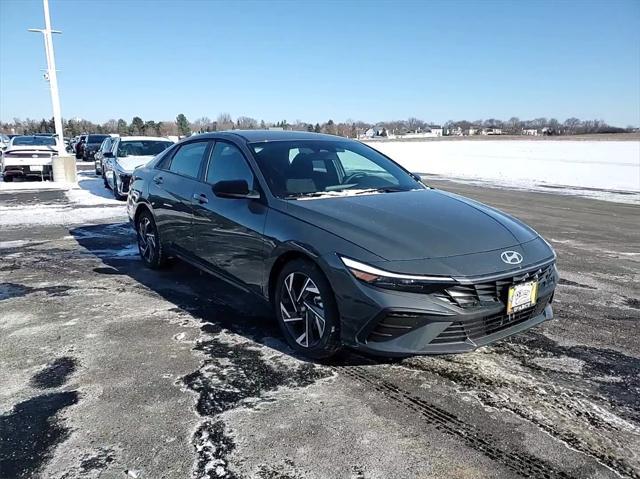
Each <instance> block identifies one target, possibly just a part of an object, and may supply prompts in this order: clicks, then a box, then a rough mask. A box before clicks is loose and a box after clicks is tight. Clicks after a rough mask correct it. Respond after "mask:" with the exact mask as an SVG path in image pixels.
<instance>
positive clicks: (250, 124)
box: [218, 116, 258, 130]
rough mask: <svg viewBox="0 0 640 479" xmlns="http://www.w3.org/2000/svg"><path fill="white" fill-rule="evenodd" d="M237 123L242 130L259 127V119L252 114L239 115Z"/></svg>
mask: <svg viewBox="0 0 640 479" xmlns="http://www.w3.org/2000/svg"><path fill="white" fill-rule="evenodd" d="M218 120H219V119H218ZM236 124H237V126H238V128H239V129H241V130H255V129H256V128H258V120H256V119H255V118H251V117H250V116H239V117H238V120H237V122H236Z"/></svg>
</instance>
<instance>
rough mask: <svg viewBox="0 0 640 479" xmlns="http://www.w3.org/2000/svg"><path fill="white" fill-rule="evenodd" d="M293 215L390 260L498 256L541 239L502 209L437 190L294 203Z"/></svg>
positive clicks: (290, 204)
mask: <svg viewBox="0 0 640 479" xmlns="http://www.w3.org/2000/svg"><path fill="white" fill-rule="evenodd" d="M287 212H288V213H289V214H290V215H292V216H294V217H297V218H299V219H301V220H303V221H305V222H307V223H310V224H312V225H315V226H318V227H320V228H322V229H324V230H326V231H329V232H331V233H333V234H335V235H337V236H340V237H341V238H343V239H346V240H347V241H350V242H352V243H354V244H356V245H358V246H360V247H362V248H365V249H366V250H368V251H370V252H371V253H374V254H375V255H377V256H379V257H381V258H383V259H385V260H388V261H400V260H410V259H428V258H444V257H449V256H460V255H468V254H473V253H481V252H486V251H494V250H496V249H500V248H508V247H512V246H515V245H519V244H521V243H524V242H527V241H531V240H532V239H534V238H536V237H537V236H538V235H537V233H536V232H535V231H533V230H532V229H531V228H529V227H527V226H525V225H524V224H522V223H521V222H520V221H518V220H516V219H514V218H512V217H510V216H508V215H506V214H504V213H502V212H500V211H498V210H495V209H493V208H490V207H488V206H485V205H483V204H481V203H478V202H475V201H473V200H469V199H467V198H464V197H461V196H457V195H453V194H450V193H446V192H443V191H439V190H434V189H428V190H415V191H407V192H398V193H381V194H372V195H358V196H346V197H337V198H318V199H308V200H291V201H287Z"/></svg>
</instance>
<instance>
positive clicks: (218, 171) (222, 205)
mask: <svg viewBox="0 0 640 479" xmlns="http://www.w3.org/2000/svg"><path fill="white" fill-rule="evenodd" d="M209 156H210V158H209V161H208V164H207V166H206V168H205V173H204V175H203V176H204V181H203V182H201V183H200V184H199V188H198V189H196V191H195V192H194V195H193V197H194V200H193V237H194V242H195V251H196V254H197V255H198V256H199V257H200V259H201V260H202V261H204V262H206V263H207V264H208V265H210V266H212V267H213V268H214V269H215V270H216V271H218V272H220V273H222V274H223V275H225V276H228V277H230V278H231V279H233V280H235V281H237V282H240V283H243V284H244V285H245V286H247V287H248V288H249V289H252V290H255V291H256V292H261V291H260V289H261V287H262V280H263V274H264V259H265V246H264V241H263V233H264V225H265V221H266V218H267V211H268V208H267V205H266V204H265V203H264V202H263V200H262V199H246V198H220V197H217V196H216V195H215V194H214V193H213V191H212V187H213V185H215V184H216V183H217V182H219V181H231V180H246V181H247V184H248V185H249V189H250V190H251V189H254V188H256V187H257V180H256V179H255V176H254V174H253V171H252V170H251V167H250V166H249V164H248V163H247V160H246V159H245V157H244V155H243V154H242V152H241V151H240V149H239V148H238V147H237V146H236V145H234V144H233V143H230V142H226V141H220V140H216V143H215V145H214V147H213V150H212V151H211V154H210V155H209ZM256 189H257V188H256Z"/></svg>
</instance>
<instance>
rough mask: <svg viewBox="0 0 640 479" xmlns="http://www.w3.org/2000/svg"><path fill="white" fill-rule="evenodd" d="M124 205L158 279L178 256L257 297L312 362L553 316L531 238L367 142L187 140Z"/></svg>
mask: <svg viewBox="0 0 640 479" xmlns="http://www.w3.org/2000/svg"><path fill="white" fill-rule="evenodd" d="M127 204H128V212H129V216H130V219H131V222H132V223H133V225H134V227H135V230H136V232H137V237H138V246H139V249H140V254H141V257H142V259H143V261H144V263H145V264H146V265H147V266H149V267H151V268H159V267H161V266H163V265H164V264H165V261H166V259H167V258H168V257H171V256H175V257H179V258H181V259H183V260H185V261H187V262H189V263H191V264H193V265H195V266H196V267H198V268H200V269H202V270H204V271H207V272H209V273H211V274H214V275H216V276H218V277H220V278H223V279H224V280H226V281H228V282H230V283H232V284H234V285H236V286H238V287H239V288H240V289H242V290H244V291H245V292H247V293H254V294H257V295H259V296H261V297H262V298H264V299H265V300H267V301H269V302H270V303H271V304H272V305H273V308H274V311H275V314H276V317H277V319H278V321H279V323H280V326H281V329H282V331H283V334H284V337H285V338H286V340H287V342H288V343H289V344H290V346H291V347H292V348H294V349H295V350H297V351H299V352H303V353H304V354H306V355H308V356H310V357H314V358H323V357H328V356H331V355H332V354H334V353H335V352H337V351H338V350H339V349H340V348H341V347H343V346H350V347H354V348H358V349H361V350H366V351H368V352H372V353H378V354H384V355H411V354H428V353H449V352H465V351H471V350H473V349H475V348H477V347H478V346H482V345H486V344H488V343H491V342H493V341H495V340H498V339H501V338H504V337H506V336H509V335H511V334H514V333H517V332H520V331H523V330H525V329H528V328H530V327H532V326H535V325H537V324H539V323H541V322H543V321H545V320H549V319H551V318H552V317H553V312H552V308H551V302H552V300H553V293H554V289H555V286H556V284H557V281H558V274H557V270H556V267H555V259H556V256H555V253H554V251H553V249H552V248H551V247H550V246H549V244H548V243H547V242H546V241H545V240H544V239H542V238H541V237H540V236H539V235H538V234H537V233H536V232H535V231H534V230H532V229H531V228H529V227H528V226H526V225H524V224H523V223H521V222H520V221H518V220H517V219H515V218H513V217H510V216H508V215H506V214H504V213H501V212H499V211H497V210H495V209H493V208H490V207H488V206H485V205H482V204H480V203H477V202H475V201H472V200H469V199H466V198H463V197H460V196H457V195H453V194H451V193H447V192H445V191H439V190H436V189H433V188H430V187H428V186H426V185H424V184H423V183H422V182H421V181H420V179H419V178H418V177H416V176H415V175H412V174H411V173H409V172H407V171H405V170H404V169H403V168H402V167H400V166H399V165H398V164H396V163H394V162H393V161H392V160H391V159H389V158H388V157H386V156H384V155H382V154H381V153H379V152H378V151H376V150H374V149H373V148H370V147H369V146H366V145H364V144H362V143H359V142H357V141H352V140H348V139H344V138H339V137H334V136H328V135H319V134H314V133H303V132H289V131H259V130H256V131H233V132H220V133H212V134H205V135H199V136H196V137H191V138H189V139H187V140H184V141H182V142H180V143H178V144H176V145H174V146H173V147H171V148H169V149H168V150H166V151H165V152H163V153H162V154H160V155H158V157H156V158H155V159H154V160H153V161H151V162H149V163H148V164H146V165H144V166H143V167H140V168H138V169H136V170H135V171H134V173H133V178H132V182H131V189H130V193H129V196H128V203H127Z"/></svg>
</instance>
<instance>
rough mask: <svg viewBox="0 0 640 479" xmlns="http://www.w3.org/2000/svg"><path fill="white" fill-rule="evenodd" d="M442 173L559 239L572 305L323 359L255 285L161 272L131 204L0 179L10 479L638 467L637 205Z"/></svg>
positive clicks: (2, 448) (615, 471)
mask: <svg viewBox="0 0 640 479" xmlns="http://www.w3.org/2000/svg"><path fill="white" fill-rule="evenodd" d="M96 181H97V180H96ZM431 183H432V184H433V185H434V186H437V187H441V188H443V189H447V190H450V191H454V192H456V193H461V194H464V195H466V196H470V197H472V198H476V199H479V200H480V201H483V202H485V203H488V204H491V205H493V206H496V207H498V208H501V209H503V210H505V211H507V212H508V213H511V214H513V215H515V216H517V217H519V218H521V219H523V220H524V221H525V222H527V223H528V224H530V225H532V226H533V227H534V228H536V229H537V230H538V231H539V232H540V233H541V234H543V235H544V236H545V237H546V238H547V239H548V240H549V241H550V242H551V244H552V245H553V246H554V248H555V249H556V251H557V252H558V255H559V260H558V266H559V270H560V274H561V277H562V280H561V283H560V286H559V288H558V291H557V294H556V299H555V302H554V307H555V313H556V319H555V320H553V321H551V322H547V323H545V324H543V325H542V326H541V327H538V328H536V329H534V330H531V331H529V332H527V333H525V334H521V335H519V336H516V337H513V338H510V339H508V340H504V341H501V342H499V343H497V344H495V345H493V346H491V347H487V348H483V349H481V350H478V351H477V352H474V353H471V354H466V355H457V356H437V357H434V356H432V357H415V358H408V359H403V360H385V359H380V358H371V357H363V356H360V355H357V354H355V353H352V352H346V353H344V354H343V355H341V356H340V357H339V358H337V359H335V360H332V362H331V363H324V364H320V363H312V362H308V361H305V360H304V358H300V357H296V356H294V355H292V352H291V350H289V349H288V348H287V346H286V345H285V343H284V342H283V341H282V339H281V338H280V334H279V332H278V329H277V325H276V324H275V320H274V319H273V317H272V315H271V312H270V311H269V309H268V308H267V307H266V306H265V305H263V304H261V303H260V302H258V301H257V300H254V299H253V298H250V297H247V296H246V295H244V294H242V293H240V292H238V291H236V290H233V289H231V288H230V287H229V286H227V285H226V284H225V283H223V282H221V281H219V280H216V279H214V278H212V277H209V276H207V275H205V274H202V273H200V272H198V271H196V270H194V269H193V268H191V267H189V266H187V265H185V264H182V263H180V262H174V264H173V265H172V267H171V268H170V269H168V270H165V271H162V272H156V271H151V270H147V269H144V268H143V267H142V265H141V263H140V261H139V260H138V257H137V251H136V247H135V243H134V236H133V234H132V231H131V230H130V229H129V227H128V225H127V224H126V222H125V219H126V218H125V217H124V215H123V207H122V206H120V205H117V204H115V203H113V204H112V203H108V204H104V205H101V206H100V208H101V209H102V210H104V212H103V213H101V214H100V215H99V216H97V217H91V216H88V212H89V211H88V210H91V211H93V207H91V205H83V204H80V203H77V202H75V203H73V202H71V203H70V200H69V197H68V196H67V195H66V194H65V193H64V192H61V191H49V192H31V191H21V192H5V193H0V215H9V216H8V217H10V218H16V217H18V218H19V217H20V216H19V215H22V214H23V215H24V218H25V221H24V224H21V223H20V221H13V222H12V221H9V222H7V223H2V221H3V218H2V216H0V228H1V230H0V477H11V478H13V477H17V478H23V477H43V478H56V479H63V478H65V479H66V478H76V477H77V478H95V477H101V478H112V477H113V478H126V477H139V478H187V477H197V478H219V477H222V478H243V477H255V478H271V479H276V478H281V479H284V478H334V477H335V478H359V479H361V478H436V477H438V478H440V477H454V478H480V477H482V478H513V477H520V476H521V477H530V478H609V477H611V478H613V477H620V476H621V477H633V478H639V477H640V453H639V451H640V346H639V345H638V326H639V323H640V228H638V223H639V218H640V207H638V206H636V205H629V204H617V203H610V202H603V201H597V200H590V199H583V198H577V197H570V196H561V195H555V194H544V193H531V192H523V191H512V190H500V189H489V188H482V187H478V186H468V185H461V184H454V183H448V182H443V181H432V182H431ZM94 191H97V190H94ZM3 208H4V209H3ZM61 209H64V216H61V217H63V218H64V221H56V220H55V218H53V217H52V218H53V219H48V218H45V216H46V215H47V212H54V211H55V212H57V211H59V210H61ZM85 210H86V211H85ZM34 211H35V213H34ZM83 212H84V213H83ZM85 213H86V214H85ZM16 215H18V216H16ZM39 215H40V216H39ZM74 218H76V219H74ZM77 218H88V219H83V220H79V219H77ZM470 234H472V232H471V233H470Z"/></svg>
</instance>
